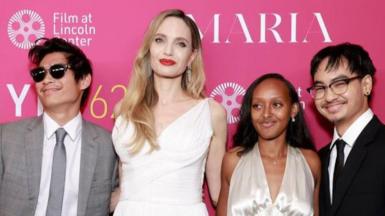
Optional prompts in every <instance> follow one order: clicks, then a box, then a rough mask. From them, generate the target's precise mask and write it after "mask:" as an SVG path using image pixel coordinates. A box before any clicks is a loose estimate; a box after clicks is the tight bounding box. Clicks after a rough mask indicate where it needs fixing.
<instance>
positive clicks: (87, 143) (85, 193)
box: [78, 120, 98, 216]
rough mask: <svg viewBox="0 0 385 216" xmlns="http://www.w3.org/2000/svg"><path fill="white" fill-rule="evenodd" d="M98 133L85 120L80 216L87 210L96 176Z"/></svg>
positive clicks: (81, 161) (80, 185)
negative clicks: (93, 180)
mask: <svg viewBox="0 0 385 216" xmlns="http://www.w3.org/2000/svg"><path fill="white" fill-rule="evenodd" d="M97 136H98V135H97V133H96V132H95V130H93V128H92V127H91V126H90V125H89V123H87V122H86V121H85V120H83V125H82V147H81V159H80V179H79V197H78V199H79V200H78V216H84V215H85V213H86V209H87V202H88V197H89V194H90V189H91V184H92V179H93V176H94V171H95V166H96V160H97V152H98V149H97V142H96V139H97Z"/></svg>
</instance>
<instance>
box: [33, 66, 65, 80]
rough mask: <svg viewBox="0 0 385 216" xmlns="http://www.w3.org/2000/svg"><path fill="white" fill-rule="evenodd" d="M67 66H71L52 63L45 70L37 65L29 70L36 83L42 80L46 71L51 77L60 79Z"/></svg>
mask: <svg viewBox="0 0 385 216" xmlns="http://www.w3.org/2000/svg"><path fill="white" fill-rule="evenodd" d="M69 68H71V66H70V65H69V64H54V65H51V67H49V68H48V69H47V70H46V69H45V68H43V67H37V68H34V69H32V70H31V76H32V79H33V81H35V82H37V83H38V82H41V81H43V80H44V78H45V76H46V75H47V72H49V73H50V74H51V76H52V77H53V78H55V79H60V78H62V77H63V76H64V73H65V72H66V71H67V70H68V69H69Z"/></svg>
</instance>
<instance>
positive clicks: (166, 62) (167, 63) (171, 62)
mask: <svg viewBox="0 0 385 216" xmlns="http://www.w3.org/2000/svg"><path fill="white" fill-rule="evenodd" d="M159 62H160V63H161V64H162V65H165V66H172V65H174V64H176V62H175V61H174V60H172V59H165V58H163V59H160V60H159Z"/></svg>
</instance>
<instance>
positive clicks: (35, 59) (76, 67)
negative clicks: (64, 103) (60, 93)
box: [28, 37, 92, 107]
mask: <svg viewBox="0 0 385 216" xmlns="http://www.w3.org/2000/svg"><path fill="white" fill-rule="evenodd" d="M54 52H63V53H64V54H65V56H66V58H67V60H68V64H69V65H70V66H71V69H72V71H73V72H74V77H75V81H76V82H78V81H79V80H81V79H83V78H85V77H86V76H87V75H91V76H92V65H91V62H90V60H89V59H88V58H87V56H86V55H85V54H84V53H83V51H82V50H81V49H80V48H79V47H77V46H75V45H74V44H72V43H70V42H67V41H65V40H64V39H61V38H55V37H54V38H51V39H48V38H40V39H38V40H36V42H35V46H33V47H32V48H31V49H30V50H29V52H28V58H29V60H30V61H31V63H32V64H34V65H39V64H40V62H41V61H42V60H43V58H44V57H45V56H46V55H48V54H50V53H54ZM89 90H90V86H89V87H88V88H86V89H85V90H84V92H83V95H82V99H81V101H80V107H84V105H85V103H86V101H87V97H88V94H89Z"/></svg>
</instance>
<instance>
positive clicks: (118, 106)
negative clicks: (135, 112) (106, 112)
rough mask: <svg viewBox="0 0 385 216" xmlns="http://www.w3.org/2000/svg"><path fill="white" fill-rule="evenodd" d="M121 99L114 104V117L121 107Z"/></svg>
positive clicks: (117, 114)
mask: <svg viewBox="0 0 385 216" xmlns="http://www.w3.org/2000/svg"><path fill="white" fill-rule="evenodd" d="M122 103H123V99H122V100H120V101H118V103H116V104H115V106H114V117H115V118H117V117H118V116H119V114H120V109H121V107H122Z"/></svg>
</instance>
